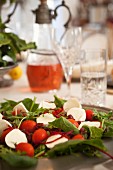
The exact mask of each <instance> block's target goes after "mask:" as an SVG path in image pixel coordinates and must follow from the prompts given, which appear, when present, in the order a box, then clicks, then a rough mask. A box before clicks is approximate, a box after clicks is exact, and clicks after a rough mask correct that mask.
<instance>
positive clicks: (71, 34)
mask: <svg viewBox="0 0 113 170" xmlns="http://www.w3.org/2000/svg"><path fill="white" fill-rule="evenodd" d="M81 43H82V28H81V27H70V28H67V29H66V31H65V32H64V34H63V35H62V36H61V37H60V38H59V41H57V42H56V43H55V46H54V47H55V48H54V49H55V52H56V54H57V56H58V58H59V60H60V62H61V65H62V68H63V71H64V76H65V79H66V82H67V86H68V88H67V95H66V96H67V97H66V98H69V97H71V80H72V72H73V69H74V66H75V64H76V63H78V62H79V54H80V48H81Z"/></svg>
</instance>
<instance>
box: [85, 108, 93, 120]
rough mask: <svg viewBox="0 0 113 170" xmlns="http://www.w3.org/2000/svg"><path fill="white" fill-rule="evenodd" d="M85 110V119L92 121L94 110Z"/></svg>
mask: <svg viewBox="0 0 113 170" xmlns="http://www.w3.org/2000/svg"><path fill="white" fill-rule="evenodd" d="M85 111H86V120H89V121H92V120H93V115H94V112H93V111H92V110H85Z"/></svg>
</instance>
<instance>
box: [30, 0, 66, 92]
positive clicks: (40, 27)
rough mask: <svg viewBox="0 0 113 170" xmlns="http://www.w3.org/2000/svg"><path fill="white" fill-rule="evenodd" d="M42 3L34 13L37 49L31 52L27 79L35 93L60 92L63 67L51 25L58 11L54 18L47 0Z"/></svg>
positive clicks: (63, 4) (34, 39)
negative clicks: (54, 47)
mask: <svg viewBox="0 0 113 170" xmlns="http://www.w3.org/2000/svg"><path fill="white" fill-rule="evenodd" d="M40 2H41V3H40V5H39V7H38V9H36V10H35V11H34V13H35V15H36V22H35V24H34V28H33V33H34V36H33V41H34V42H35V43H36V45H37V49H36V50H33V51H30V52H29V55H28V59H27V78H28V82H29V85H30V88H31V90H32V91H33V92H46V91H51V90H58V89H60V86H61V84H62V81H63V70H62V66H61V64H60V62H59V60H58V58H57V55H56V53H55V52H54V50H53V42H54V35H53V32H54V31H53V28H52V24H51V23H52V19H53V18H55V16H57V14H56V10H55V11H54V15H53V16H52V14H51V10H49V8H48V5H47V0H40ZM60 6H66V5H65V2H64V1H62V4H61V5H59V7H60ZM57 8H58V7H57ZM57 8H56V9H57ZM66 8H67V6H66ZM52 13H53V12H52Z"/></svg>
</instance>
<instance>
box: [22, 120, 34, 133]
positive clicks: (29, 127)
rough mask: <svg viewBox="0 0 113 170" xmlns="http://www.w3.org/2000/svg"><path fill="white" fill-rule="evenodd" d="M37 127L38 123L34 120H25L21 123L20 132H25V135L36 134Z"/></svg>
mask: <svg viewBox="0 0 113 170" xmlns="http://www.w3.org/2000/svg"><path fill="white" fill-rule="evenodd" d="M36 125H37V123H36V122H35V121H34V120H25V121H23V122H22V123H21V125H20V130H22V131H24V132H25V133H27V132H29V133H32V132H34V130H35V127H36Z"/></svg>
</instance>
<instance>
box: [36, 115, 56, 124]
mask: <svg viewBox="0 0 113 170" xmlns="http://www.w3.org/2000/svg"><path fill="white" fill-rule="evenodd" d="M55 119H56V117H54V116H53V115H52V114H50V113H45V114H42V115H40V116H39V117H37V119H36V122H37V123H43V124H45V125H48V123H49V122H53V121H54V120H55Z"/></svg>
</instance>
